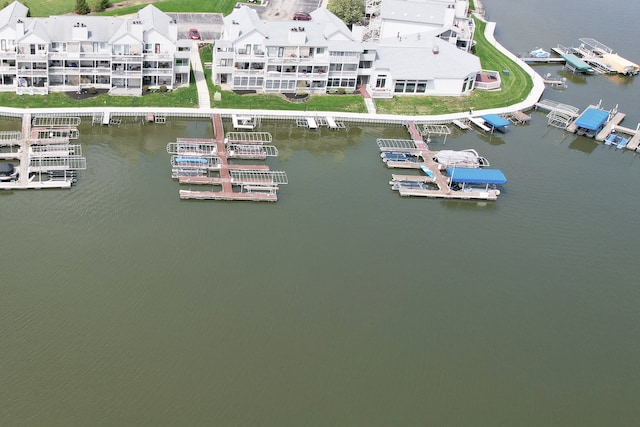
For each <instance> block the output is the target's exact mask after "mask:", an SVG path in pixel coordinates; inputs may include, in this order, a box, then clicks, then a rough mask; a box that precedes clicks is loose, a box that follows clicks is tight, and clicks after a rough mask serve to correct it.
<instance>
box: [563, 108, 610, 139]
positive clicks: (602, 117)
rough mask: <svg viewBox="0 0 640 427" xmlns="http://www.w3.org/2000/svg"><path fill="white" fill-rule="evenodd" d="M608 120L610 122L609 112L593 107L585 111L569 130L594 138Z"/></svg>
mask: <svg viewBox="0 0 640 427" xmlns="http://www.w3.org/2000/svg"><path fill="white" fill-rule="evenodd" d="M607 120H609V112H608V111H605V110H601V109H599V108H597V107H593V106H591V107H589V108H587V109H586V110H584V111H583V112H582V114H580V116H579V117H578V118H577V119H576V120H575V121H574V122H573V123H572V124H570V125H569V126H568V127H567V130H568V131H570V132H575V133H577V134H578V135H581V136H582V135H584V136H588V137H592V138H593V137H595V136H596V134H597V133H598V131H599V130H600V129H601V128H602V126H604V124H605V123H606V122H607Z"/></svg>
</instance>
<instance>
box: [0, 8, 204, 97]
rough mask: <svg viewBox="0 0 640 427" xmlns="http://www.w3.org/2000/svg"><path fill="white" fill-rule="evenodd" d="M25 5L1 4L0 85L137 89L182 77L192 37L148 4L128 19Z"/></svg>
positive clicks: (182, 81)
mask: <svg viewBox="0 0 640 427" xmlns="http://www.w3.org/2000/svg"><path fill="white" fill-rule="evenodd" d="M27 12H28V9H27V7H25V6H24V5H23V4H21V3H19V2H17V1H16V2H13V3H11V4H10V5H8V6H7V7H5V8H4V9H2V10H0V91H15V92H16V93H18V94H46V93H48V92H50V91H80V90H82V89H88V88H96V89H109V90H110V93H111V94H114V95H139V94H141V93H142V89H143V87H144V86H148V87H149V88H159V87H160V86H166V87H167V89H173V88H176V87H179V86H182V85H188V84H189V76H190V64H189V55H190V49H191V44H192V42H191V41H190V40H187V39H185V40H179V39H178V28H177V23H176V21H175V20H173V19H172V18H171V17H170V16H169V15H167V14H165V13H163V12H162V11H160V10H159V9H158V8H156V7H155V6H153V5H149V6H146V7H145V8H144V9H141V10H140V11H139V12H138V16H137V18H127V19H125V18H114V17H108V16H75V15H74V16H50V17H48V18H29V17H27V14H28V13H27Z"/></svg>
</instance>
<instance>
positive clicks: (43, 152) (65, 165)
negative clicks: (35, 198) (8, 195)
mask: <svg viewBox="0 0 640 427" xmlns="http://www.w3.org/2000/svg"><path fill="white" fill-rule="evenodd" d="M79 123H80V118H79V117H58V116H36V117H34V118H33V119H32V116H31V114H30V113H25V114H23V115H22V131H21V132H14V131H9V132H1V133H0V146H3V147H4V148H3V153H2V156H1V157H2V158H3V159H4V160H15V161H16V162H17V163H18V164H17V165H14V164H12V163H6V164H5V166H3V171H2V173H0V189H3V190H26V189H47V188H70V187H71V185H72V184H73V183H74V182H76V179H77V171H78V170H84V169H86V167H87V162H86V158H85V157H83V156H82V147H81V146H80V145H79V144H70V143H69V135H77V132H78V130H77V129H76V128H75V127H74V126H77V125H78V124H79ZM39 127H41V128H39ZM61 132H63V133H64V132H68V134H69V135H67V136H66V137H62V136H61Z"/></svg>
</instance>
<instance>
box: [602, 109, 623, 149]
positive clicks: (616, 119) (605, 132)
mask: <svg viewBox="0 0 640 427" xmlns="http://www.w3.org/2000/svg"><path fill="white" fill-rule="evenodd" d="M624 117H625V114H624V113H620V112H618V113H616V114H614V116H613V117H611V118H610V119H609V121H607V123H606V124H605V125H604V127H603V128H602V130H601V131H600V132H598V134H597V135H596V141H598V142H602V141H604V140H605V139H606V138H607V136H609V134H610V133H611V131H612V130H613V129H614V128H617V127H618V125H619V124H620V122H621V121H622V120H623V119H624Z"/></svg>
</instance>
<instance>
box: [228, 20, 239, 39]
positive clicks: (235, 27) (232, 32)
mask: <svg viewBox="0 0 640 427" xmlns="http://www.w3.org/2000/svg"><path fill="white" fill-rule="evenodd" d="M238 37H240V24H238V23H237V22H236V21H231V25H230V26H229V38H230V39H231V40H235V39H237V38H238Z"/></svg>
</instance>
